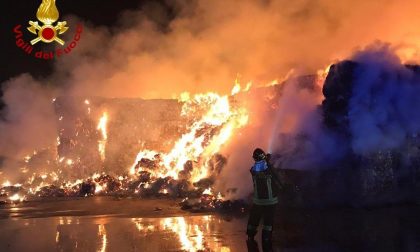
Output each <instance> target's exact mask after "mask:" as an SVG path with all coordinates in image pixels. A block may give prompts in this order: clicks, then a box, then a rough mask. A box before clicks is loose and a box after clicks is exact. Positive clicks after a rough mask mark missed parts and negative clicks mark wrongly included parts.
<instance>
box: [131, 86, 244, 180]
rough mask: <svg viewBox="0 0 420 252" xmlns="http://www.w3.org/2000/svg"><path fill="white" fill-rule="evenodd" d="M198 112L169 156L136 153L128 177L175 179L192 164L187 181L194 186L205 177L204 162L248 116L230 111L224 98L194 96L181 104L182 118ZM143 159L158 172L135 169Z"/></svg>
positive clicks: (167, 154) (235, 109) (148, 152)
mask: <svg viewBox="0 0 420 252" xmlns="http://www.w3.org/2000/svg"><path fill="white" fill-rule="evenodd" d="M201 111H205V112H204V113H203V116H202V117H201V119H199V120H198V121H195V122H193V123H192V125H190V126H189V127H188V132H187V133H186V134H184V135H182V137H181V138H180V139H179V140H178V141H177V142H176V143H175V146H174V148H173V149H172V150H171V151H170V152H169V153H158V152H156V151H153V150H142V151H140V152H139V153H138V155H137V158H136V160H135V162H134V165H133V167H132V168H131V170H130V173H131V174H135V173H136V172H137V173H138V172H141V171H148V172H150V173H151V174H152V176H153V177H155V178H161V177H172V178H173V179H178V178H179V173H180V172H181V171H183V170H184V169H185V168H186V167H185V165H186V164H187V162H188V161H190V162H193V163H194V168H193V169H192V171H191V173H192V174H191V179H190V180H191V181H193V182H196V181H199V180H201V179H203V178H205V177H207V176H208V175H209V174H208V172H209V167H208V162H209V161H210V159H211V158H212V157H213V156H214V155H215V154H216V153H218V152H219V151H220V148H221V146H222V145H223V144H225V143H226V142H227V141H228V140H229V138H230V137H231V135H232V133H233V131H234V130H235V129H237V128H240V127H242V126H244V125H245V124H246V123H247V121H248V115H247V112H246V111H245V110H244V109H242V108H232V106H231V104H230V103H229V97H228V96H219V95H217V94H215V93H208V94H204V95H201V94H200V95H195V96H194V97H193V98H192V99H190V100H188V101H186V102H185V103H184V106H183V108H182V115H184V116H186V115H189V114H196V113H200V112H201ZM145 158H146V159H149V160H154V161H155V162H156V166H157V167H159V169H148V168H147V167H142V166H141V165H139V163H141V161H142V160H144V159H145Z"/></svg>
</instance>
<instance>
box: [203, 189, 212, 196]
mask: <svg viewBox="0 0 420 252" xmlns="http://www.w3.org/2000/svg"><path fill="white" fill-rule="evenodd" d="M202 194H203V195H204V194H208V195H213V193H212V192H211V188H207V189H206V190H204V192H203V193H202Z"/></svg>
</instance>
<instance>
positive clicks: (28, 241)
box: [0, 215, 246, 252]
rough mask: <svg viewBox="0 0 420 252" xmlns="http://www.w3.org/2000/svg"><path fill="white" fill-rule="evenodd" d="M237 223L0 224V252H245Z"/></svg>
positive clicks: (60, 220) (200, 219)
mask: <svg viewBox="0 0 420 252" xmlns="http://www.w3.org/2000/svg"><path fill="white" fill-rule="evenodd" d="M243 239H244V234H243V224H242V220H240V219H232V220H229V221H227V220H223V219H222V218H220V217H217V216H213V215H204V216H189V217H166V218H116V217H50V218H36V219H5V220H0V244H1V248H2V249H1V251H101V252H105V251H225V252H227V251H246V244H245V243H244V241H243Z"/></svg>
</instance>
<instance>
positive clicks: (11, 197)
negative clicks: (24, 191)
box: [9, 193, 25, 202]
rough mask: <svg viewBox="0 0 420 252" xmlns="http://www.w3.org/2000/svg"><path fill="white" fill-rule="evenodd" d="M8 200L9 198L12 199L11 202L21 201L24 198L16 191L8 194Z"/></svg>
mask: <svg viewBox="0 0 420 252" xmlns="http://www.w3.org/2000/svg"><path fill="white" fill-rule="evenodd" d="M9 200H10V201H12V202H17V201H20V202H22V201H24V200H25V197H22V196H20V195H19V194H18V193H16V194H14V195H12V196H10V197H9Z"/></svg>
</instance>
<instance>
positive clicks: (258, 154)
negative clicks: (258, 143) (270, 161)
mask: <svg viewBox="0 0 420 252" xmlns="http://www.w3.org/2000/svg"><path fill="white" fill-rule="evenodd" d="M265 157H266V155H265V152H264V151H263V150H262V149H261V148H256V149H255V150H254V152H253V153H252V158H253V159H254V160H255V161H261V160H264V159H265Z"/></svg>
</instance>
